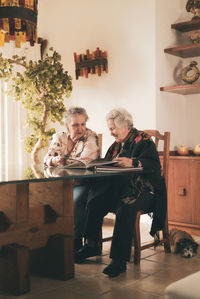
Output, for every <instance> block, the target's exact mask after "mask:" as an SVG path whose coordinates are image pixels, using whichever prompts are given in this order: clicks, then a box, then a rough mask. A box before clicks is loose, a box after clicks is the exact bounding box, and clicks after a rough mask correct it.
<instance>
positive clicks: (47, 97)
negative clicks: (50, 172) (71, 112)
mask: <svg viewBox="0 0 200 299" xmlns="http://www.w3.org/2000/svg"><path fill="white" fill-rule="evenodd" d="M49 50H50V51H51V55H49V54H46V56H45V58H44V59H42V60H38V61H32V60H30V61H29V62H26V60H25V57H19V56H17V55H14V56H13V57H12V58H11V59H7V58H4V57H3V56H2V54H1V53H0V79H2V78H3V79H4V80H5V81H6V82H9V87H10V88H9V94H11V95H12V96H13V97H14V99H15V100H16V101H20V102H21V103H22V105H23V106H24V107H25V108H26V109H27V120H26V125H27V126H28V127H29V128H31V134H30V135H29V136H27V137H26V139H25V148H26V150H27V151H28V152H30V153H31V157H32V159H33V163H35V164H37V163H39V157H38V154H39V151H40V150H41V149H42V148H44V147H45V146H47V144H48V141H49V139H50V137H51V136H52V135H53V134H54V133H55V129H54V128H48V123H49V122H53V123H54V122H56V121H58V122H60V123H62V119H63V114H64V112H65V106H64V97H65V96H66V97H69V96H70V94H71V92H72V78H71V76H69V75H68V72H67V71H64V68H63V65H62V63H61V56H60V55H59V54H58V53H57V52H56V51H54V50H53V48H50V49H49ZM14 65H19V66H21V67H22V69H23V71H22V72H19V71H18V72H15V71H14Z"/></svg>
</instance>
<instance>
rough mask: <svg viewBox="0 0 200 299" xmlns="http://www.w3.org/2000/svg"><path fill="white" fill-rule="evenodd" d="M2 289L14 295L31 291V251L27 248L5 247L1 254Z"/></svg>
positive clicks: (0, 274) (14, 245)
mask: <svg viewBox="0 0 200 299" xmlns="http://www.w3.org/2000/svg"><path fill="white" fill-rule="evenodd" d="M0 283H1V287H2V288H3V289H4V290H5V291H8V292H10V293H12V294H14V295H21V294H24V293H26V292H29V291H30V274H29V250H28V248H27V247H25V246H20V245H18V244H11V245H6V246H3V248H2V250H1V253H0Z"/></svg>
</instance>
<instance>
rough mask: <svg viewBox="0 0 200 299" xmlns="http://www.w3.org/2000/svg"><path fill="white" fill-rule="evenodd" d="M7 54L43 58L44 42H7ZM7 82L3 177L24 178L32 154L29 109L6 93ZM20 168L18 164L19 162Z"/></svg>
mask: <svg viewBox="0 0 200 299" xmlns="http://www.w3.org/2000/svg"><path fill="white" fill-rule="evenodd" d="M0 52H2V54H3V57H6V58H11V57H12V56H13V55H15V54H17V55H19V56H25V57H26V60H27V61H29V60H31V59H32V60H38V59H40V45H39V44H35V45H34V46H33V47H31V46H30V43H29V42H26V43H24V44H21V48H16V47H15V42H13V41H10V43H5V46H4V47H0ZM6 89H7V83H5V82H4V81H3V80H1V81H0V121H1V122H0V163H1V166H0V179H1V180H7V179H8V178H11V177H14V176H15V177H21V176H22V174H23V173H24V172H25V171H26V168H27V167H28V165H29V163H30V154H28V153H27V152H26V151H25V146H24V138H25V136H26V134H27V130H28V128H25V126H24V124H25V119H26V110H25V109H24V108H23V106H22V104H21V103H20V102H16V101H15V100H14V99H13V98H12V97H10V96H8V95H7V94H6ZM16 164H17V165H18V166H19V167H17V168H16V167H15V165H16Z"/></svg>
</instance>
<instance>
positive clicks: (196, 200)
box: [168, 156, 200, 236]
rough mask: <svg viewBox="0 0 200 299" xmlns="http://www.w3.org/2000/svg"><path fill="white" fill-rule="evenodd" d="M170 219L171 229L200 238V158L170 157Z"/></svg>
mask: <svg viewBox="0 0 200 299" xmlns="http://www.w3.org/2000/svg"><path fill="white" fill-rule="evenodd" d="M168 219H169V226H170V228H172V227H176V228H179V229H183V230H186V231H188V232H190V233H192V234H194V235H198V236H200V157H195V156H194V157H193V156H191V157H186V156H171V157H170V163H169V185H168Z"/></svg>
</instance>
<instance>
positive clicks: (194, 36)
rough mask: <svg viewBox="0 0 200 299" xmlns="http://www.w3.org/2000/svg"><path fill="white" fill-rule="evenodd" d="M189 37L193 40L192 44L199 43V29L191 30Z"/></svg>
mask: <svg viewBox="0 0 200 299" xmlns="http://www.w3.org/2000/svg"><path fill="white" fill-rule="evenodd" d="M188 36H189V38H190V40H191V41H192V42H193V44H199V43H200V31H197V30H193V31H191V32H190V33H189V35H188Z"/></svg>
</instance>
